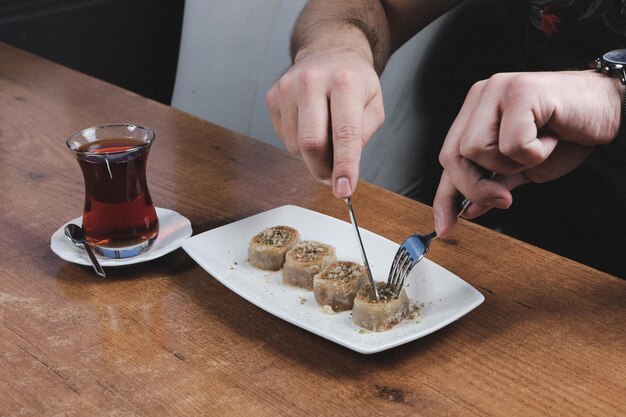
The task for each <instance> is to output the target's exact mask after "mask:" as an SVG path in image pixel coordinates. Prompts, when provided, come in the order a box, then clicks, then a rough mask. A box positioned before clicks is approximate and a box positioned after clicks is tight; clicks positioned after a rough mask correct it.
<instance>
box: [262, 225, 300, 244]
mask: <svg viewBox="0 0 626 417" xmlns="http://www.w3.org/2000/svg"><path fill="white" fill-rule="evenodd" d="M292 238H293V234H292V233H291V232H290V231H289V230H287V229H286V228H284V227H281V226H277V227H268V228H267V229H263V231H261V233H259V234H258V235H257V238H256V241H257V242H259V243H263V244H265V245H272V246H277V247H282V246H285V245H286V244H287V242H289V241H290V240H291V239H292Z"/></svg>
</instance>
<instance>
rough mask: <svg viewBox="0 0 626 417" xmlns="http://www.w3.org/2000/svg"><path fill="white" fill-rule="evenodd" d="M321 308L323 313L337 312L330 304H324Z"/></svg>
mask: <svg viewBox="0 0 626 417" xmlns="http://www.w3.org/2000/svg"><path fill="white" fill-rule="evenodd" d="M321 309H322V313H324V314H335V311H334V310H333V308H332V307H331V306H329V305H325V306H322V307H321Z"/></svg>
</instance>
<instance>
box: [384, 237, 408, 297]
mask: <svg viewBox="0 0 626 417" xmlns="http://www.w3.org/2000/svg"><path fill="white" fill-rule="evenodd" d="M405 253H406V249H405V248H404V247H402V246H400V247H399V248H398V250H397V252H396V256H394V258H393V262H391V269H390V270H389V277H387V285H388V286H389V288H393V285H394V283H395V280H396V279H397V277H396V275H397V274H398V262H400V258H401V257H402V255H404V254H405Z"/></svg>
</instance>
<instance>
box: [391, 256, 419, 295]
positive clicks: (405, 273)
mask: <svg viewBox="0 0 626 417" xmlns="http://www.w3.org/2000/svg"><path fill="white" fill-rule="evenodd" d="M416 263H417V262H414V261H413V260H411V262H407V263H406V264H404V265H403V267H402V271H401V273H400V277H401V278H400V280H399V282H398V285H397V288H396V289H395V291H394V294H396V295H399V294H400V291H401V290H402V287H403V286H404V281H405V279H406V277H408V276H409V272H411V269H413V267H414V266H415V264H416Z"/></svg>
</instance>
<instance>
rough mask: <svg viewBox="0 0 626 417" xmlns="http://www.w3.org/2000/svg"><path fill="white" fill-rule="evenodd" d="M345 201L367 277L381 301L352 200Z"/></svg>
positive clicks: (348, 198) (349, 198) (345, 199)
mask: <svg viewBox="0 0 626 417" xmlns="http://www.w3.org/2000/svg"><path fill="white" fill-rule="evenodd" d="M344 201H345V202H346V204H347V205H348V213H349V214H350V222H351V223H352V228H353V229H354V234H355V235H356V240H357V242H358V243H359V249H361V258H362V259H363V264H364V265H365V270H366V272H367V277H368V278H369V283H370V285H371V286H372V288H373V289H374V294H375V295H376V300H378V301H380V295H379V294H378V287H376V283H375V282H374V276H373V275H372V270H371V269H370V264H369V262H368V261H367V255H366V254H365V247H364V246H363V240H362V239H361V233H359V226H358V225H357V223H356V216H355V215H354V209H353V208H352V198H351V197H346V198H344Z"/></svg>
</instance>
